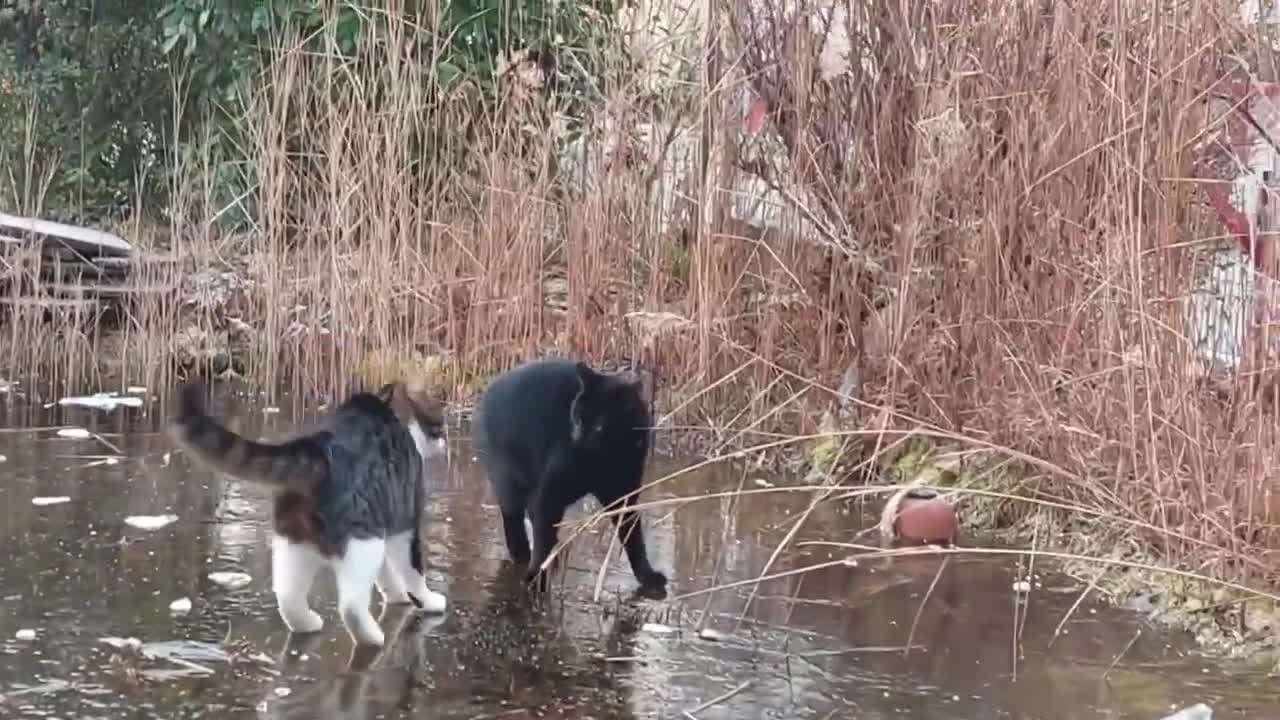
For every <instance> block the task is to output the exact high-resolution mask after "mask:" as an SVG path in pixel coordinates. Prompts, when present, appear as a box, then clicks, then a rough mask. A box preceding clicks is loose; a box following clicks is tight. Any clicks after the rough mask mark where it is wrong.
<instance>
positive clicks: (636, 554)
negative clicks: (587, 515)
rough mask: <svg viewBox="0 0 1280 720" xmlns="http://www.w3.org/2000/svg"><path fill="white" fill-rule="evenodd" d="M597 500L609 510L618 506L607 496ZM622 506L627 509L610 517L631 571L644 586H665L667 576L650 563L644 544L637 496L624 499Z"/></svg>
mask: <svg viewBox="0 0 1280 720" xmlns="http://www.w3.org/2000/svg"><path fill="white" fill-rule="evenodd" d="M596 499H597V500H599V501H600V504H601V505H603V506H604V507H605V509H607V510H613V509H616V508H617V507H618V505H617V504H614V503H616V501H614V503H611V502H606V499H605V498H600V497H598V496H597V498H596ZM620 504H621V506H622V507H623V508H625V510H624V511H623V512H621V513H618V514H617V515H610V516H609V519H610V520H612V521H613V526H614V528H615V529H616V530H617V532H618V542H620V543H622V547H623V548H624V549H625V550H626V551H627V561H628V562H630V563H631V572H632V573H633V574H634V575H635V576H636V580H637V581H638V582H639V583H640V585H641V586H643V587H663V586H665V585H666V584H667V576H666V575H663V574H662V573H660V572H658V571H657V570H654V569H653V566H652V565H650V564H649V553H648V551H647V550H646V548H645V545H644V528H643V527H642V526H641V523H640V513H638V512H636V511H635V510H633V509H632V506H634V505H635V504H636V496H635V495H632V496H630V497H628V498H627V499H626V500H623V501H622V502H621V503H620Z"/></svg>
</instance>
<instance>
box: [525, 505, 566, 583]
mask: <svg viewBox="0 0 1280 720" xmlns="http://www.w3.org/2000/svg"><path fill="white" fill-rule="evenodd" d="M532 500H533V501H532V502H531V503H530V506H529V520H530V523H531V524H532V525H533V557H532V558H530V560H529V569H528V571H527V572H526V573H525V581H526V582H528V581H533V580H537V586H538V590H540V591H541V590H546V589H547V585H548V576H549V575H550V574H551V572H550V571H551V570H552V569H553V567H548V568H546V570H543V571H540V568H541V566H542V563H543V562H544V561H545V560H546V559H547V557H548V556H549V555H551V551H552V550H554V549H555V547H556V543H557V542H558V541H559V534H560V531H559V528H558V526H559V524H560V521H561V520H563V519H564V512H565V509H566V508H567V507H568V503H566V502H565V501H564V498H563V497H560V496H559V495H557V494H555V493H554V492H550V493H541V494H539V495H538V496H536V497H534V498H533V499H532ZM552 565H553V566H556V565H559V556H557V557H556V560H554V561H552Z"/></svg>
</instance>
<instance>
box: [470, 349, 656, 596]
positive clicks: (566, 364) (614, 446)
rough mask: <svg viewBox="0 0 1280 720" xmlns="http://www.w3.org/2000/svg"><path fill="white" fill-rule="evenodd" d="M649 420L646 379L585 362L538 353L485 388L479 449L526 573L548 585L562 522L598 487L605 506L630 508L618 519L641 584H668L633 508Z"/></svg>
mask: <svg viewBox="0 0 1280 720" xmlns="http://www.w3.org/2000/svg"><path fill="white" fill-rule="evenodd" d="M651 422H652V421H651V419H650V415H649V407H648V405H647V404H646V403H645V400H644V397H643V394H642V392H641V382H640V380H639V378H636V377H633V376H630V375H624V374H616V375H615V374H602V373H598V372H596V371H594V370H592V369H591V368H590V367H588V366H587V365H586V364H585V363H582V362H573V361H570V360H560V359H546V360H537V361H534V362H531V363H527V364H525V365H521V366H520V367H517V368H515V369H513V370H509V371H508V372H506V373H503V374H502V375H500V376H498V377H497V378H496V379H494V380H493V382H492V383H490V385H489V387H488V388H486V389H485V391H484V395H483V396H482V397H481V398H480V403H479V405H478V407H477V408H476V417H475V422H474V425H475V435H476V449H477V450H478V451H479V455H480V457H481V458H482V461H483V462H484V464H485V466H486V468H487V470H488V474H489V484H490V485H492V486H493V490H494V494H495V495H496V496H497V500H498V505H499V507H500V508H501V509H502V526H503V531H504V533H505V534H506V540H507V551H508V552H509V553H510V555H511V559H512V560H513V561H515V562H517V563H522V564H526V563H527V564H528V572H527V573H526V576H525V578H526V580H534V579H535V578H536V579H537V580H538V587H539V588H540V589H545V588H546V581H547V573H541V574H539V572H538V570H539V568H540V567H541V565H542V563H543V561H544V560H546V558H547V556H548V555H549V554H550V553H551V550H552V549H553V548H554V547H555V544H556V540H557V528H556V526H557V525H558V524H559V523H560V521H561V520H563V519H564V513H565V510H566V509H567V508H568V507H569V506H570V505H572V504H574V503H575V502H577V501H578V500H580V499H582V498H583V497H585V496H586V495H588V494H590V495H593V496H595V498H596V499H597V500H599V501H600V504H601V505H603V506H604V507H605V508H606V509H609V510H612V509H615V508H616V507H625V508H627V512H625V513H621V514H618V515H613V516H611V519H612V520H613V522H614V526H615V527H616V529H617V532H618V539H619V540H620V541H621V542H622V544H623V547H625V548H626V551H627V559H628V560H629V561H630V562H631V571H632V572H633V573H635V576H636V579H637V580H639V581H640V584H641V586H642V587H645V588H661V587H663V586H665V585H666V583H667V578H666V576H665V575H663V574H662V573H660V572H658V571H657V570H654V569H653V566H652V565H650V564H649V557H648V555H647V554H646V552H645V546H644V532H643V530H642V529H641V526H640V516H639V515H638V514H637V513H636V512H635V511H634V510H631V509H630V508H631V506H632V505H634V504H635V502H636V499H637V496H636V495H635V494H633V493H634V491H636V490H638V489H639V488H640V482H641V479H642V477H643V475H644V466H645V461H646V459H647V458H648V453H649V426H650V424H651ZM615 503H620V504H619V505H615ZM526 512H527V513H528V515H529V520H530V524H531V525H532V526H533V554H532V556H530V554H529V539H528V537H527V536H526V535H525V528H524V517H525V513H526Z"/></svg>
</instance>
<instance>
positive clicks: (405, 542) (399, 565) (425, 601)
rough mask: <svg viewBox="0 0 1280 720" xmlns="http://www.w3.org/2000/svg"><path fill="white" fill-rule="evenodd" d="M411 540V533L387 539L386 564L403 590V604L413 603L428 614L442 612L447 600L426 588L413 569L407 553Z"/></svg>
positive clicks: (423, 580)
mask: <svg viewBox="0 0 1280 720" xmlns="http://www.w3.org/2000/svg"><path fill="white" fill-rule="evenodd" d="M412 539H413V532H412V531H410V532H407V533H401V534H399V535H392V536H390V537H388V538H387V564H388V565H390V566H391V567H392V569H393V570H394V571H395V572H396V574H397V575H398V576H399V578H400V581H401V583H403V586H404V588H405V590H406V591H407V592H406V593H405V595H406V597H405V602H412V600H413V599H416V600H417V601H418V602H417V603H415V604H416V605H418V606H419V607H420V608H421V609H422V610H424V611H426V612H429V613H441V612H444V610H445V608H446V607H447V606H448V604H449V603H448V600H447V599H446V598H445V596H444V595H443V594H441V593H438V592H435V591H433V590H431V589H430V588H428V587H427V580H426V578H424V577H423V576H422V572H421V571H420V570H418V569H417V568H415V567H413V562H412V559H411V554H410V552H409V543H410V541H411V540H412Z"/></svg>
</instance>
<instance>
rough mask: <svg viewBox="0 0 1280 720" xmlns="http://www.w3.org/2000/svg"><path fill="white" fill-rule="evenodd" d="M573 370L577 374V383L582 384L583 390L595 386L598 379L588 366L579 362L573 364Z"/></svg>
mask: <svg viewBox="0 0 1280 720" xmlns="http://www.w3.org/2000/svg"><path fill="white" fill-rule="evenodd" d="M573 369H574V370H576V371H577V372H578V382H580V383H582V386H583V387H584V388H586V387H590V386H591V385H593V384H595V382H596V380H597V379H598V378H599V377H600V376H599V375H597V374H596V371H595V370H592V369H591V366H590V365H588V364H586V363H585V362H583V361H581V360H579V361H578V362H576V363H574V365H573Z"/></svg>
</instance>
